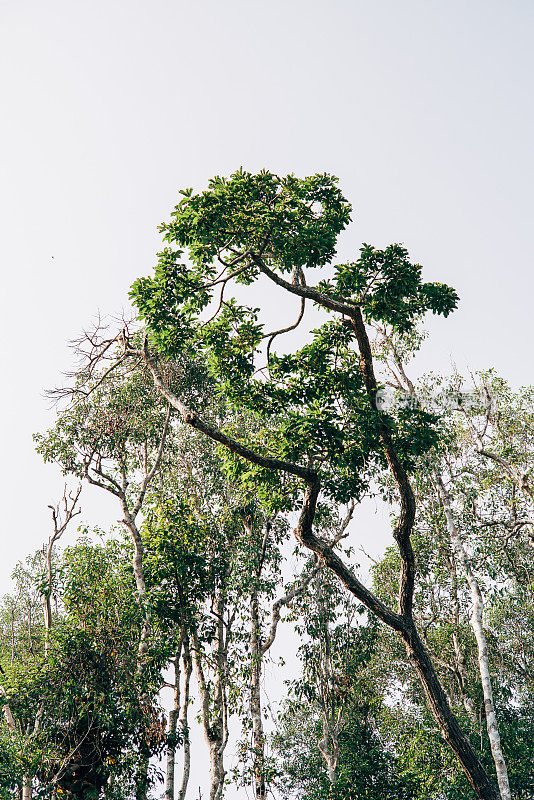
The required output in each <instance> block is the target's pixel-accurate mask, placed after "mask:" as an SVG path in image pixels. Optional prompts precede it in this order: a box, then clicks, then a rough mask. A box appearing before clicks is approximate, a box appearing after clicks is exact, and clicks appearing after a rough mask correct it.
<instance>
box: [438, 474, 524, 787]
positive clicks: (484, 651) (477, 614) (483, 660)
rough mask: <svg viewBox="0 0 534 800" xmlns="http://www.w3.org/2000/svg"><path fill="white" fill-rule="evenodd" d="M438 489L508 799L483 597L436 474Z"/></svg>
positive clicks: (495, 755) (497, 764)
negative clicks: (467, 599) (464, 589)
mask: <svg viewBox="0 0 534 800" xmlns="http://www.w3.org/2000/svg"><path fill="white" fill-rule="evenodd" d="M435 477H436V482H437V485H438V490H439V494H440V498H441V503H442V507H443V511H444V513H445V519H446V520H447V529H448V531H449V535H450V537H451V540H452V543H453V545H454V548H455V550H456V552H457V554H458V558H459V559H460V561H461V563H462V566H463V568H464V571H465V574H466V578H467V582H468V584H469V589H470V591H471V602H472V604H473V611H472V614H471V626H472V628H473V632H474V634H475V639H476V642H477V649H478V666H479V670H480V680H481V683H482V691H483V693H484V708H485V712H486V726H487V730H488V738H489V742H490V747H491V754H492V756H493V761H494V763H495V771H496V773H497V781H498V783H499V790H500V793H501V798H502V800H511V798H512V794H511V791H510V783H509V780H508V770H507V768H506V761H505V759H504V755H503V752H502V747H501V737H500V735H499V727H498V725H497V715H496V713H495V704H494V702H493V688H492V685H491V675H490V669H489V656H488V645H487V641H486V634H485V633H484V625H483V613H484V598H483V597H482V592H481V591H480V586H479V584H478V581H477V579H476V577H475V575H474V573H473V570H472V569H471V562H470V560H469V557H468V555H467V552H466V550H465V547H464V543H463V541H462V538H461V536H460V532H459V530H458V528H457V527H456V522H455V520H454V514H453V512H452V508H451V503H450V498H449V494H448V492H447V490H446V489H445V486H444V485H443V481H442V479H441V476H439V475H438V474H437V473H436V475H435Z"/></svg>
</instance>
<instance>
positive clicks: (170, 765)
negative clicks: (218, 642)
mask: <svg viewBox="0 0 534 800" xmlns="http://www.w3.org/2000/svg"><path fill="white" fill-rule="evenodd" d="M183 636H184V634H183V629H182V632H181V635H180V639H179V641H178V651H177V653H176V655H175V657H174V697H173V707H172V708H171V710H170V711H169V729H168V731H167V769H166V774H165V800H174V772H175V760H176V729H177V727H178V716H179V714H180V656H181V653H182V642H183Z"/></svg>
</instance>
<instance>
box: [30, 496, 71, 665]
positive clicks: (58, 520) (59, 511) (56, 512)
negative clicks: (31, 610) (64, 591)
mask: <svg viewBox="0 0 534 800" xmlns="http://www.w3.org/2000/svg"><path fill="white" fill-rule="evenodd" d="M81 491H82V487H81V485H80V486H78V489H77V490H76V492H75V493H74V494H69V495H67V487H66V486H65V491H64V493H63V503H62V506H61V507H60V505H57V506H55V507H54V506H48V508H50V509H51V510H52V522H53V525H54V531H53V533H52V535H51V536H50V537H49V539H48V544H47V546H46V551H45V563H46V579H47V587H46V589H45V591H44V593H43V606H44V627H45V653H48V651H49V649H50V632H51V630H52V606H51V597H52V556H53V552H54V545H55V544H56V542H57V541H58V540H59V539H60V538H61V536H62V535H63V534H64V533H65V531H66V529H67V526H68V524H69V522H70V521H71V520H72V519H73V518H74V517H76V516H78V514H80V513H81V511H80V509H78V510H77V511H76V505H77V503H78V500H79V498H80V494H81ZM30 642H31V638H30Z"/></svg>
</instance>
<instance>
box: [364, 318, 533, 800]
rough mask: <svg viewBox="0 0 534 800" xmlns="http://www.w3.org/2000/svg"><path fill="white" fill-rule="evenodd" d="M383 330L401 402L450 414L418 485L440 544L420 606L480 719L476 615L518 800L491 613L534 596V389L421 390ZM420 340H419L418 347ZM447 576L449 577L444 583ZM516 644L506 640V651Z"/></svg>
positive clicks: (486, 384) (488, 712) (426, 524)
mask: <svg viewBox="0 0 534 800" xmlns="http://www.w3.org/2000/svg"><path fill="white" fill-rule="evenodd" d="M380 333H381V338H382V348H383V349H382V357H383V358H384V361H385V363H386V364H387V366H388V367H389V371H390V374H391V376H392V377H393V381H391V382H390V383H391V386H392V387H393V388H394V389H396V390H397V391H398V392H401V393H404V397H403V398H402V397H401V398H399V397H398V396H397V401H399V399H401V401H404V402H406V400H408V401H409V402H417V403H423V404H425V403H426V405H427V407H428V405H429V404H431V405H432V406H433V407H434V408H435V409H436V410H437V409H439V411H440V415H441V426H442V429H443V444H442V446H441V447H440V448H438V449H436V451H435V452H434V453H431V454H430V453H429V454H427V455H426V456H425V457H423V458H422V459H421V462H420V464H419V468H418V474H417V480H416V486H417V494H418V497H419V500H420V504H421V507H422V513H421V514H420V519H419V523H418V526H419V528H420V535H421V536H423V537H430V541H433V542H434V548H433V552H432V551H430V552H429V549H430V547H431V545H430V546H429V544H428V538H427V545H426V549H427V558H426V563H425V566H424V567H423V570H422V571H423V575H424V576H425V577H424V578H423V581H422V586H424V585H425V578H426V588H427V592H426V598H425V600H424V602H421V601H420V602H419V613H420V614H421V615H422V616H421V626H422V629H423V631H424V632H425V637H426V638H427V639H428V633H429V630H430V629H432V628H433V627H435V626H436V625H437V626H438V627H440V628H441V630H442V631H444V630H445V629H446V628H447V627H449V634H450V637H451V643H452V646H453V652H452V654H451V656H450V657H449V661H448V662H447V661H446V660H444V659H443V649H442V656H441V659H440V661H441V664H442V666H444V667H445V668H448V669H450V670H451V671H452V672H453V674H454V675H455V678H456V680H457V682H458V689H459V692H460V695H461V697H462V701H463V704H464V706H465V708H466V709H467V711H468V714H469V717H470V718H471V721H473V720H474V718H475V704H474V701H473V697H472V696H471V693H470V691H469V681H471V683H472V681H473V676H472V675H471V677H470V678H469V677H468V670H467V665H466V658H465V654H464V652H462V650H463V648H462V644H461V640H462V639H463V640H464V642H463V644H464V646H465V632H464V633H463V635H462V625H464V626H465V619H466V617H467V619H468V620H469V625H470V627H471V628H472V631H473V634H474V638H475V642H476V651H477V657H478V658H477V660H478V673H479V675H478V679H479V682H480V687H481V690H482V696H483V701H484V715H485V718H486V727H487V734H488V740H489V744H490V747H491V752H492V757H493V761H494V764H495V769H496V773H497V779H498V783H499V790H500V793H501V797H502V798H503V800H509V798H511V788H510V781H509V777H508V768H507V764H506V759H505V756H504V753H503V748H502V746H501V735H500V732H499V724H498V715H497V713H496V707H495V702H494V696H493V694H494V692H493V680H494V679H493V680H492V676H491V664H490V650H491V649H492V648H491V647H490V642H489V639H488V636H490V637H491V638H493V640H494V642H495V641H496V640H495V637H494V636H493V637H492V636H491V633H487V631H486V629H487V628H488V627H489V626H488V623H489V619H488V616H489V615H488V613H487V609H486V613H485V606H487V602H486V599H489V600H490V601H492V600H495V598H499V604H500V605H501V606H502V607H504V606H506V605H508V603H510V611H511V605H512V604H513V601H514V597H517V595H518V594H520V595H522V597H523V598H524V597H525V591H524V590H522V589H520V584H521V582H522V581H521V579H520V580H519V582H518V580H517V578H518V577H519V576H518V567H519V564H521V563H523V564H524V563H525V546H526V543H527V542H528V540H529V536H530V526H531V522H530V517H529V506H530V503H531V494H530V489H529V480H528V474H529V467H530V465H531V464H532V463H534V461H533V457H534V450H533V448H532V444H533V440H532V435H531V433H530V432H529V427H530V423H531V419H532V392H531V391H530V390H522V391H521V392H520V393H519V395H515V397H514V394H513V393H512V392H510V390H509V389H508V387H506V384H504V382H503V381H502V380H500V379H499V378H497V376H495V374H494V373H485V374H484V373H479V374H478V375H477V376H474V379H475V382H474V385H471V386H469V385H466V382H465V381H463V379H462V378H461V376H460V375H459V374H455V375H454V376H453V377H452V379H449V380H445V379H441V378H437V377H435V376H434V377H433V378H432V379H431V381H430V382H427V384H426V386H425V385H424V384H423V385H422V386H421V387H416V386H415V385H414V383H413V382H412V381H411V380H410V379H409V378H408V376H407V370H406V368H405V363H404V362H405V359H406V356H407V355H410V353H408V352H407V351H406V348H405V351H404V352H403V350H402V347H401V346H399V344H398V342H396V341H395V337H394V336H392V335H390V334H389V333H388V332H387V331H386V330H385V328H382V329H381V331H380ZM418 343H419V342H418V341H417V337H415V338H414V340H413V341H412V343H411V344H412V347H415V348H416V347H417V346H418ZM499 400H500V401H501V402H499ZM503 400H504V403H503V402H502V401H503ZM514 400H515V402H514ZM501 407H502V411H501V410H500V409H501ZM501 417H502V419H501ZM505 420H506V422H505ZM506 427H507V431H506V433H505V428H506ZM514 434H515V441H514ZM518 434H519V436H518ZM443 529H445V531H446V532H444V530H443ZM436 545H437V546H436ZM528 561H529V559H528V558H527V562H528ZM523 569H524V568H523ZM440 572H441V575H442V577H441V580H436V575H439V573H440ZM444 572H445V573H446V572H448V573H449V576H448V578H449V579H448V580H447V578H445V580H443V573H444ZM527 574H528V572H527ZM523 576H524V573H523ZM523 576H521V577H523ZM529 584H530V580H529V579H527V586H528V585H529ZM527 593H528V590H527ZM484 595H486V596H487V597H486V599H485V597H484ZM505 598H506V599H505ZM529 605H531V603H529ZM444 617H445V618H444ZM447 617H448V619H447ZM511 619H512V615H510V617H509V621H511ZM514 627H515V628H516V629H517V627H518V626H517V625H515V626H514ZM507 638H508V636H504V637H502V644H503V645H504V642H505V641H506V639H507ZM442 644H443V643H442ZM497 647H498V645H497ZM494 658H495V656H494ZM494 670H495V667H494ZM513 672H514V670H511V672H510V674H509V675H508V676H504V675H503V676H500V686H501V688H502V687H503V686H504V685H506V684H508V685H509V686H511V685H513V689H512V691H513V692H514V693H515V695H516V699H517V697H519V696H523V698H524V696H525V693H524V684H523V686H522V685H521V682H519V684H518V682H517V681H516V680H513V679H512V675H513Z"/></svg>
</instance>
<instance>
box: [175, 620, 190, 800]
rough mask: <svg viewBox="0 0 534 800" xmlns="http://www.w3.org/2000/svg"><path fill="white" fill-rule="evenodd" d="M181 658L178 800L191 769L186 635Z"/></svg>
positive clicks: (180, 799)
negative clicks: (181, 763) (181, 743)
mask: <svg viewBox="0 0 534 800" xmlns="http://www.w3.org/2000/svg"><path fill="white" fill-rule="evenodd" d="M182 660H183V664H184V694H183V700H182V715H181V717H180V729H181V731H182V735H183V737H184V766H183V770H182V785H181V787H180V791H179V792H178V800H185V795H186V792H187V785H188V783H189V773H190V770H191V738H190V736H189V723H188V719H187V712H188V708H189V687H190V682H191V672H192V669H193V665H192V663H191V650H190V647H189V639H188V638H187V636H186V638H185V641H184V650H183V653H182Z"/></svg>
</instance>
